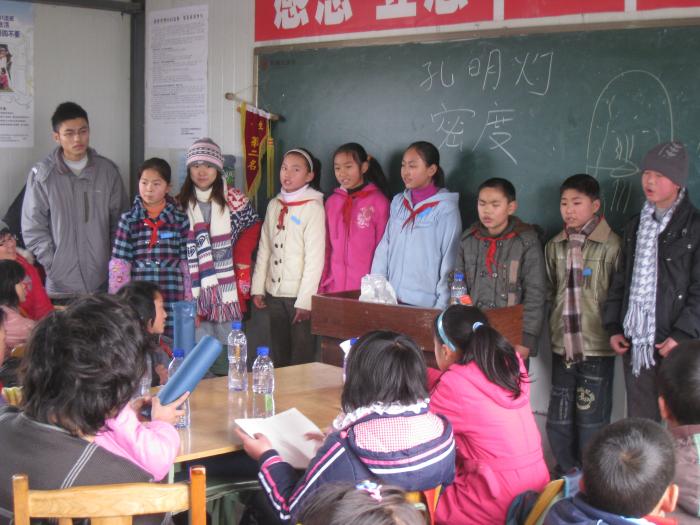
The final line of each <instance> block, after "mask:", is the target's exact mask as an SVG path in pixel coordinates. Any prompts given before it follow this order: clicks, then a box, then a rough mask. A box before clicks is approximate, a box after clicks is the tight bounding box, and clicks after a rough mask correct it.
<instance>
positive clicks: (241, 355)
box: [228, 321, 248, 390]
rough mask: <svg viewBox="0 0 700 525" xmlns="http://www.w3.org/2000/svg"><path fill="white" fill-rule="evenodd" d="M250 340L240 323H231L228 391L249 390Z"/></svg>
mask: <svg viewBox="0 0 700 525" xmlns="http://www.w3.org/2000/svg"><path fill="white" fill-rule="evenodd" d="M247 359H248V340H247V339H246V337H245V334H244V333H243V330H242V329H241V322H240V321H233V322H232V323H231V332H230V333H229V334H228V389H229V390H248V367H247V365H246V361H247Z"/></svg>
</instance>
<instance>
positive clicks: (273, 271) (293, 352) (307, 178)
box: [252, 148, 326, 367]
mask: <svg viewBox="0 0 700 525" xmlns="http://www.w3.org/2000/svg"><path fill="white" fill-rule="evenodd" d="M319 173H320V166H319V163H318V161H317V160H316V159H314V158H313V157H312V155H311V154H310V153H309V152H308V151H306V150H305V149H301V148H296V149H291V150H289V151H288V152H287V153H285V154H284V157H283V158H282V167H281V168H280V182H281V184H282V190H281V191H280V193H279V195H277V197H275V198H274V199H273V200H271V201H270V203H269V204H268V206H267V212H266V214H265V224H264V225H263V232H262V235H261V237H260V247H259V248H258V257H257V259H256V261H255V273H254V274H253V285H252V293H253V303H254V304H255V306H256V307H257V308H266V309H267V311H268V312H269V318H270V325H271V326H272V327H274V330H272V331H271V333H270V347H271V349H272V360H273V361H274V363H275V366H278V367H279V366H287V365H298V364H302V363H310V362H312V361H314V360H315V353H316V352H315V344H314V340H313V337H312V336H311V296H312V295H314V294H315V293H316V292H317V291H318V285H319V283H320V281H321V273H322V272H323V263H324V260H325V250H326V214H325V212H324V210H323V193H321V192H320V191H317V190H316V189H314V188H316V187H318V174H319Z"/></svg>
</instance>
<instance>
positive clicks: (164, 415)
mask: <svg viewBox="0 0 700 525" xmlns="http://www.w3.org/2000/svg"><path fill="white" fill-rule="evenodd" d="M188 397H190V393H189V392H185V393H184V394H182V395H181V396H180V397H178V398H177V399H176V400H175V401H173V402H172V403H168V404H167V405H161V404H160V399H159V398H158V397H157V396H154V397H153V399H152V400H151V421H165V422H166V423H170V424H171V425H174V424H175V423H177V420H178V419H179V418H181V417H182V416H184V415H185V411H184V410H179V409H178V407H179V406H180V405H182V404H183V403H184V402H185V400H186V399H187V398H188Z"/></svg>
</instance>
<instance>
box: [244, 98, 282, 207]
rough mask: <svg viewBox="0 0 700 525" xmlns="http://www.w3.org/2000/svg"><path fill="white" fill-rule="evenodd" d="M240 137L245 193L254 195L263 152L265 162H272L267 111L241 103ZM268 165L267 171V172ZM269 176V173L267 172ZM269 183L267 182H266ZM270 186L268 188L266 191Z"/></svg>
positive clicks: (259, 179)
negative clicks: (241, 141)
mask: <svg viewBox="0 0 700 525" xmlns="http://www.w3.org/2000/svg"><path fill="white" fill-rule="evenodd" d="M240 111H241V137H242V139H243V164H244V166H245V193H246V195H247V196H248V198H251V199H252V198H253V197H255V194H256V193H257V191H258V189H259V188H260V181H261V172H262V163H261V162H260V161H261V159H262V156H263V153H266V154H267V161H268V162H267V164H268V165H269V164H271V163H272V159H271V156H272V152H271V151H270V150H271V149H273V147H274V146H273V144H272V135H271V134H270V117H271V115H270V114H269V113H266V112H265V111H262V110H260V109H258V108H255V107H253V108H251V107H247V106H246V104H241V108H240ZM269 169H270V166H268V169H267V171H268V172H269ZM268 178H269V173H268ZM268 184H269V183H268ZM269 191H270V188H268V192H269Z"/></svg>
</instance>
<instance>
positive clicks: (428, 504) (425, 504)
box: [406, 485, 442, 525]
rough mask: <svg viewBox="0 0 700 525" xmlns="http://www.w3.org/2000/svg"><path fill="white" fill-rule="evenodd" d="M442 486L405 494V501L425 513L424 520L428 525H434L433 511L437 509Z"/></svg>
mask: <svg viewBox="0 0 700 525" xmlns="http://www.w3.org/2000/svg"><path fill="white" fill-rule="evenodd" d="M441 492H442V485H438V486H437V487H435V488H432V489H428V490H420V491H418V490H417V491H414V492H407V493H406V501H408V502H410V503H413V504H414V505H415V506H416V507H417V508H418V509H420V510H421V511H423V512H425V519H426V523H428V525H434V524H435V509H437V504H438V500H439V499H440V493H441Z"/></svg>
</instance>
